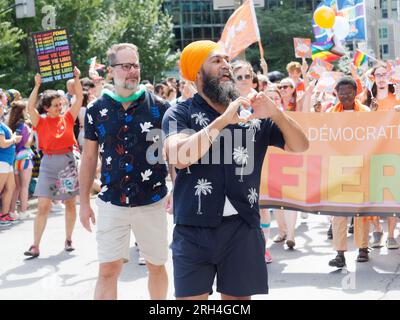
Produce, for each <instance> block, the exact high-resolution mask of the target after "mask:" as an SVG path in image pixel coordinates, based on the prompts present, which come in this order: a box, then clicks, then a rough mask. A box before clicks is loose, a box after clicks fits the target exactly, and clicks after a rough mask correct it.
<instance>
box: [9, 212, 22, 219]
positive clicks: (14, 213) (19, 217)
mask: <svg viewBox="0 0 400 320" xmlns="http://www.w3.org/2000/svg"><path fill="white" fill-rule="evenodd" d="M10 217H11V218H13V219H15V220H21V216H20V215H19V214H18V213H17V212H10Z"/></svg>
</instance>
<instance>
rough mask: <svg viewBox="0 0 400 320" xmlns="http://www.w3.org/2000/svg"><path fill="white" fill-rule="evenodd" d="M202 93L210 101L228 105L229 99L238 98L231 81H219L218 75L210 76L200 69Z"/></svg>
mask: <svg viewBox="0 0 400 320" xmlns="http://www.w3.org/2000/svg"><path fill="white" fill-rule="evenodd" d="M202 75H203V93H204V94H205V95H206V96H207V98H208V99H210V101H211V102H212V103H215V104H220V105H223V106H225V107H228V106H229V104H230V103H231V101H233V100H236V99H237V98H239V96H240V94H239V92H238V91H237V90H236V88H235V85H234V83H233V81H225V82H221V81H220V80H219V79H218V77H211V76H208V75H207V74H205V73H204V71H202Z"/></svg>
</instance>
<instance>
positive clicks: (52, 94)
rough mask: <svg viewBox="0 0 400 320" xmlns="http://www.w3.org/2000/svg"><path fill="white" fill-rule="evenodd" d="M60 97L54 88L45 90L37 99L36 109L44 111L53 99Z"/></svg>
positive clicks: (40, 111)
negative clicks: (38, 99) (37, 105)
mask: <svg viewBox="0 0 400 320" xmlns="http://www.w3.org/2000/svg"><path fill="white" fill-rule="evenodd" d="M59 98H61V95H60V94H59V93H58V92H57V91H56V90H46V91H45V92H43V95H42V97H41V99H40V101H39V107H38V109H39V110H38V111H39V113H40V114H42V113H46V112H47V109H48V108H50V107H51V102H52V101H53V100H54V99H59Z"/></svg>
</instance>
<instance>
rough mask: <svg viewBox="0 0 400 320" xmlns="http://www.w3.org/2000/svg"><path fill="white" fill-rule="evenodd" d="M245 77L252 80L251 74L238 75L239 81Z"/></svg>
mask: <svg viewBox="0 0 400 320" xmlns="http://www.w3.org/2000/svg"><path fill="white" fill-rule="evenodd" d="M243 79H246V80H250V79H251V75H249V74H246V75H245V76H237V77H236V80H237V81H242V80H243Z"/></svg>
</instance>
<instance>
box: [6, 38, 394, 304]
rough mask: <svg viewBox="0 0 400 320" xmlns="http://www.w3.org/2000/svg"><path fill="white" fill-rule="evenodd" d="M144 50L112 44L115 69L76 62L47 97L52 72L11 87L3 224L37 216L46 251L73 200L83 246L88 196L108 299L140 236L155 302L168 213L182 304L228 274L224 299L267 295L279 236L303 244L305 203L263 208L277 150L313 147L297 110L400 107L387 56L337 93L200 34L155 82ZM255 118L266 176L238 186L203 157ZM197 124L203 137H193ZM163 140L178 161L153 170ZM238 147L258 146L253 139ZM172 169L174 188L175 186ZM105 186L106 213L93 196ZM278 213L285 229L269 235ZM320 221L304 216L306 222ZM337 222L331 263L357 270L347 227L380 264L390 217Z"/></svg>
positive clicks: (35, 250)
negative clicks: (34, 202)
mask: <svg viewBox="0 0 400 320" xmlns="http://www.w3.org/2000/svg"><path fill="white" fill-rule="evenodd" d="M139 52H140V48H137V47H136V46H135V45H133V44H117V45H114V46H112V47H111V48H110V49H109V51H108V52H107V58H108V69H107V70H105V69H98V70H89V77H86V78H82V79H81V78H80V76H81V72H80V70H79V69H78V68H76V67H75V69H74V78H73V79H70V80H68V81H67V83H66V92H64V91H62V90H46V91H44V92H40V87H41V77H40V75H36V76H35V79H34V81H35V86H34V89H33V91H32V93H31V94H30V96H29V97H28V98H24V97H23V96H22V95H21V94H20V93H19V92H18V91H17V90H15V89H9V90H3V89H0V98H1V100H0V101H1V103H0V119H1V120H0V192H1V204H2V205H1V208H2V209H1V216H0V227H1V228H10V227H11V226H12V225H14V224H16V223H17V222H19V221H21V220H24V219H28V218H34V230H33V241H32V243H31V244H30V247H29V248H28V250H27V251H26V252H25V253H24V254H25V255H26V256H29V257H31V258H36V257H38V256H39V255H40V242H41V238H42V235H43V233H44V230H45V227H46V222H47V218H48V215H49V213H50V212H52V211H56V210H59V209H60V208H61V210H65V239H63V240H64V248H65V250H66V251H72V250H74V249H75V247H74V245H73V242H72V236H73V230H74V225H75V222H76V218H77V212H76V208H77V197H78V200H79V202H80V220H81V223H82V225H83V226H84V227H85V228H86V229H87V230H88V231H90V232H91V231H92V229H91V222H92V223H95V222H96V239H97V245H98V248H97V249H98V255H99V263H100V268H99V276H98V281H97V285H96V289H95V298H97V299H113V298H116V297H117V281H118V277H119V275H120V272H121V269H122V266H123V263H124V262H126V261H127V260H129V243H130V233H131V232H133V233H134V235H135V239H136V242H137V244H138V248H139V250H140V255H141V259H142V261H143V260H144V261H145V262H146V263H145V264H146V266H147V268H148V271H149V280H148V281H149V293H150V297H151V298H152V299H164V298H166V294H167V288H168V276H167V272H166V269H165V266H164V265H165V263H166V261H167V257H168V242H167V220H166V215H165V211H167V212H169V213H173V214H174V223H175V228H174V235H173V243H172V245H171V248H172V252H173V265H174V284H175V294H176V297H177V298H182V299H188V298H190V299H206V298H207V297H208V295H209V292H211V291H212V284H213V281H214V277H215V275H216V274H218V280H217V290H218V291H219V292H221V294H222V298H223V299H247V298H249V297H250V296H251V295H253V294H260V293H267V292H268V278H267V268H266V264H268V263H271V262H272V257H271V253H270V250H269V247H270V244H271V241H274V242H276V243H280V242H285V244H286V246H287V248H288V249H294V248H295V246H296V239H295V238H296V235H295V233H296V222H297V216H298V213H297V212H295V211H290V210H275V209H274V210H271V209H268V208H260V209H258V206H257V205H255V203H256V202H257V199H258V194H259V187H260V178H261V177H260V176H261V164H262V161H263V159H264V156H265V153H266V151H267V147H268V145H272V146H276V147H280V148H282V149H284V150H286V151H289V152H302V151H305V150H306V149H307V148H308V141H307V139H306V137H305V135H304V133H303V132H302V130H301V128H300V127H299V126H298V124H297V123H296V122H295V121H294V120H293V119H292V118H291V117H290V114H291V112H374V111H377V110H378V111H380V110H391V109H396V110H398V109H399V108H400V107H399V105H400V97H399V87H398V85H395V84H393V83H391V76H390V75H391V70H390V68H389V67H388V65H387V64H385V63H383V62H382V63H379V64H377V65H376V66H374V67H373V68H372V69H370V70H368V71H367V72H366V73H364V74H363V75H362V76H361V77H360V76H359V75H358V73H357V69H356V67H354V66H351V72H350V74H349V75H346V76H344V77H342V78H341V79H340V80H338V81H337V83H336V86H335V90H334V92H333V93H328V92H324V91H320V90H319V89H318V86H317V81H316V80H315V79H313V78H311V77H310V73H309V70H308V69H309V66H308V65H307V62H306V61H305V60H304V61H303V63H302V64H300V63H299V62H295V61H293V62H289V63H288V65H287V70H286V71H287V75H286V76H284V75H283V74H282V73H279V72H268V65H267V63H266V61H265V60H264V59H261V61H260V68H261V70H262V71H261V72H259V73H258V74H257V73H255V72H254V70H253V67H252V65H251V64H250V63H249V62H247V61H244V60H235V61H233V62H230V61H229V59H228V57H227V56H226V54H225V53H224V52H223V50H222V49H221V48H219V46H218V45H217V44H216V43H213V42H211V41H198V42H194V43H192V44H190V45H188V46H187V47H186V48H185V49H184V50H183V52H182V55H181V60H180V72H181V78H180V79H176V78H173V77H169V78H166V79H165V81H162V82H160V83H157V84H152V83H151V82H150V81H148V80H143V81H141V79H140V63H139ZM250 106H251V108H250ZM240 108H245V109H251V113H249V115H247V116H246V119H245V120H243V117H240V118H239V116H238V110H239V109H240ZM251 121H259V122H258V123H257V125H258V126H259V130H256V131H255V134H254V136H253V143H254V144H255V146H256V148H255V149H256V152H255V155H254V157H255V163H256V165H255V170H254V172H253V173H251V174H249V175H246V177H245V178H243V175H242V176H241V179H239V182H238V179H237V177H236V174H235V171H234V169H235V168H236V166H235V165H232V164H230V165H224V166H220V165H214V164H200V163H197V161H198V160H199V159H201V158H202V157H203V156H204V155H206V154H208V153H211V152H212V151H211V146H212V145H213V143H214V142H215V141H216V140H217V139H218V136H219V134H220V133H221V131H222V130H225V129H228V130H234V129H237V128H240V126H237V125H238V123H240V122H251ZM171 123H173V124H174V126H172V125H171ZM156 128H158V129H162V130H163V137H162V138H161V137H160V136H157V137H154V138H153V140H152V141H148V139H146V135H147V133H148V132H149V131H150V129H156ZM186 129H192V130H194V131H195V133H193V134H191V135H190V134H187V133H186V132H185V130H186ZM244 131H246V129H245V128H244V129H243V132H244ZM263 136H268V139H262V137H263ZM259 137H261V138H260V139H258V138H259ZM158 139H162V140H163V143H164V151H163V154H164V157H165V159H166V160H167V163H168V166H166V165H165V164H164V163H159V162H156V163H155V164H154V163H153V164H150V163H149V161H148V158H147V157H146V156H147V150H148V149H149V148H150V147H151V146H152V144H153V143H154V142H157V141H158ZM243 139H244V138H243ZM265 140H267V141H268V144H267V145H266V143H265ZM243 141H244V140H243ZM200 142H201V143H200ZM203 142H204V143H203ZM194 145H199V147H198V148H197V152H189V154H188V157H187V159H186V160H185V161H184V160H183V159H179V157H178V156H177V155H178V154H179V151H180V149H181V148H188V149H187V150H193V149H190V147H191V146H194ZM188 146H189V147H188ZM239 148H242V149H241V150H242V151H243V150H247V149H246V148H247V145H246V144H245V143H243V146H242V147H239ZM195 149H196V148H195ZM233 154H234V153H233ZM233 157H234V158H233V160H235V155H233ZM172 159H175V161H173V160H172ZM236 160H237V159H236ZM233 163H235V161H233ZM236 163H237V161H236ZM242 163H243V161H242ZM82 167H84V168H85V170H80V168H82ZM168 174H170V176H171V179H172V182H173V185H174V187H173V190H168V188H167V183H166V179H167V176H168ZM249 192H250V193H249ZM94 194H97V196H98V197H97V200H96V201H97V206H98V207H99V211H98V212H97V213H96V212H95V211H94V210H93V209H92V207H91V204H90V199H91V196H92V195H94ZM29 197H37V198H38V208H37V210H36V212H34V213H33V216H32V215H31V214H29V213H28V199H29ZM271 215H272V216H273V217H274V218H275V219H276V221H277V224H278V233H277V234H276V236H275V237H274V238H273V239H272V240H271V241H270V225H271ZM307 216H308V215H307V213H301V217H302V218H303V219H307ZM387 219H388V235H387V239H386V246H387V248H388V249H398V248H399V243H398V242H397V241H396V238H395V229H396V223H397V218H396V217H390V218H387ZM329 221H330V225H329V224H327V236H328V238H329V239H332V240H333V248H334V250H335V251H337V255H336V257H335V258H334V259H332V260H330V261H329V265H331V266H333V267H337V268H341V267H344V266H345V265H346V260H345V256H344V252H345V251H347V232H348V231H350V232H351V233H353V232H354V240H355V244H356V246H357V248H359V253H358V257H357V261H358V262H366V261H368V260H369V255H368V252H369V247H373V248H375V247H379V246H381V243H382V240H383V228H382V225H381V219H380V218H379V217H372V218H370V219H365V218H360V217H355V218H354V219H352V222H351V226H350V227H351V230H350V229H349V230H348V229H347V227H348V226H347V223H348V221H347V218H346V217H340V216H334V217H332V218H331V219H330V220H329ZM370 224H372V227H373V232H372V237H371V240H370V239H369V237H370ZM244 239H247V240H246V241H244ZM238 261H241V263H238ZM235 266H236V267H235Z"/></svg>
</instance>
